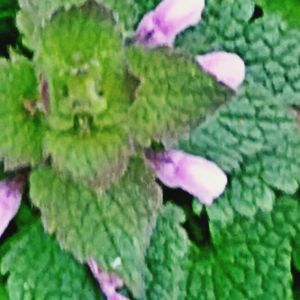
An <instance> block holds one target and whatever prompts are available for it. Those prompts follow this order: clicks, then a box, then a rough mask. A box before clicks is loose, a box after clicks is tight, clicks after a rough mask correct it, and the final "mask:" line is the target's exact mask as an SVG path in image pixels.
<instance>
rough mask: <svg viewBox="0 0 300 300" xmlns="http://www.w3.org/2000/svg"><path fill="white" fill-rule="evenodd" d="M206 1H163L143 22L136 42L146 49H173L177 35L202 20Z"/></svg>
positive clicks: (136, 36)
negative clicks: (162, 47)
mask: <svg viewBox="0 0 300 300" xmlns="http://www.w3.org/2000/svg"><path fill="white" fill-rule="evenodd" d="M204 6H205V3H204V0H163V1H162V2H161V3H160V4H159V5H158V6H157V7H156V8H155V9H154V10H152V11H150V12H148V13H147V14H146V15H145V16H144V17H143V19H142V20H141V22H140V24H139V26H138V29H137V31H136V35H135V41H136V42H137V43H138V44H141V45H143V46H145V47H149V48H154V47H158V46H167V47H171V46H172V45H173V43H174V40H175V38H176V35H177V34H178V33H180V32H182V31H183V30H185V29H187V28H188V27H190V26H193V25H196V24H197V23H199V22H200V20H201V15H202V11H203V9H204Z"/></svg>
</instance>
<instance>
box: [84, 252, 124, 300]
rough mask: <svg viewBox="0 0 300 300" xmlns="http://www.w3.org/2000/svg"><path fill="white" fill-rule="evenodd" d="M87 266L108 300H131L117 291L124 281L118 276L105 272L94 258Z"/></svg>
mask: <svg viewBox="0 0 300 300" xmlns="http://www.w3.org/2000/svg"><path fill="white" fill-rule="evenodd" d="M87 264H88V266H89V268H90V270H91V272H92V273H93V275H94V277H95V279H96V280H97V281H98V283H99V285H100V288H101V290H102V292H103V294H104V295H105V296H106V297H107V300H129V299H128V298H126V297H124V296H123V295H121V294H120V293H118V292H117V289H118V288H121V287H122V286H123V281H122V280H121V279H120V278H119V277H118V276H117V275H115V274H113V273H107V272H105V271H104V270H103V269H102V268H101V267H99V266H98V265H97V263H96V261H95V260H94V259H93V258H90V259H89V260H88V261H87Z"/></svg>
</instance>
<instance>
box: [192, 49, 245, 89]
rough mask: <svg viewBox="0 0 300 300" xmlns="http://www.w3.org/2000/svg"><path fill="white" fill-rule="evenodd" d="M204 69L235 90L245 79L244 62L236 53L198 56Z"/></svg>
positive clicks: (222, 52)
mask: <svg viewBox="0 0 300 300" xmlns="http://www.w3.org/2000/svg"><path fill="white" fill-rule="evenodd" d="M196 61H197V62H198V64H199V65H200V66H201V67H202V69H203V70H204V71H205V72H206V73H208V74H210V75H212V76H214V77H215V78H216V79H217V80H218V81H220V82H222V83H223V84H225V85H226V86H228V87H230V88H231V89H233V90H237V89H238V88H239V87H240V85H241V84H242V83H243V81H244V79H245V73H246V67H245V63H244V61H243V60H242V59H241V58H240V57H239V56H238V55H237V54H235V53H229V52H224V51H217V52H211V53H207V54H205V55H199V56H196Z"/></svg>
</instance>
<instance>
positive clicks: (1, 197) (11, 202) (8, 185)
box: [0, 176, 24, 237]
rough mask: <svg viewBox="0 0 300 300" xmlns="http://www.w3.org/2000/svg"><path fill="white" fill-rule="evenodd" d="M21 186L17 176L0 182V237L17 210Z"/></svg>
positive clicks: (21, 183)
mask: <svg viewBox="0 0 300 300" xmlns="http://www.w3.org/2000/svg"><path fill="white" fill-rule="evenodd" d="M23 185H24V182H23V180H21V179H20V177H18V176H17V177H15V178H13V179H11V180H3V181H0V237H1V235H2V234H3V232H4V231H5V229H6V228H7V226H8V224H9V222H10V221H11V220H12V219H13V218H14V216H15V215H16V214H17V212H18V210H19V207H20V204H21V199H22V192H23Z"/></svg>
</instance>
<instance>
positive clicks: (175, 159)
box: [146, 150, 227, 205]
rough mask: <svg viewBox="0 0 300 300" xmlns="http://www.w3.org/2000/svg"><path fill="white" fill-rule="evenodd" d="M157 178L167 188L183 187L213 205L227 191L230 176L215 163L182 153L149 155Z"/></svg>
mask: <svg viewBox="0 0 300 300" xmlns="http://www.w3.org/2000/svg"><path fill="white" fill-rule="evenodd" d="M146 157H147V159H148V161H149V164H150V166H151V167H152V168H153V169H154V171H155V173H156V176H157V177H158V178H159V179H160V180H161V181H162V182H163V183H164V184H165V185H166V186H168V187H171V188H181V189H183V190H185V191H186V192H188V193H190V194H192V195H193V196H195V197H197V198H198V199H199V200H200V201H201V202H202V203H204V204H207V205H210V204H212V202H213V200H214V199H215V198H217V197H219V196H220V195H221V194H222V193H223V192H224V190H225V187H226V184H227V177H226V175H225V173H224V172H223V171H222V170H221V169H220V168H219V167H218V166H217V165H216V164H215V163H213V162H211V161H208V160H206V159H204V158H202V157H199V156H194V155H191V154H187V153H184V152H182V151H179V150H165V151H161V152H147V153H146Z"/></svg>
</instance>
